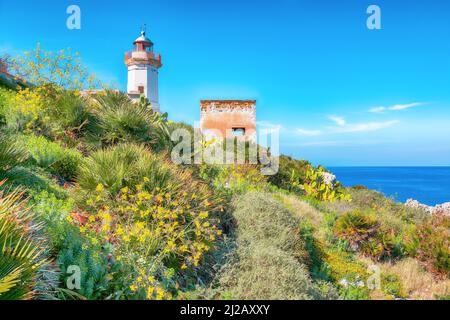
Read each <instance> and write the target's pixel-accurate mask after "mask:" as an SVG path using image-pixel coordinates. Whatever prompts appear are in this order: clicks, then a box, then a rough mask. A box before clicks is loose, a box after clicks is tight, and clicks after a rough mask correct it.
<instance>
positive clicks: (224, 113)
mask: <svg viewBox="0 0 450 320" xmlns="http://www.w3.org/2000/svg"><path fill="white" fill-rule="evenodd" d="M200 113H201V117H200V128H201V129H202V131H203V132H209V133H212V134H215V135H217V134H220V135H221V136H222V137H226V138H232V137H238V138H240V139H243V140H247V141H255V139H256V101H255V100H202V101H200Z"/></svg>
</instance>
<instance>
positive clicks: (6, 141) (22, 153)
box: [0, 133, 28, 174]
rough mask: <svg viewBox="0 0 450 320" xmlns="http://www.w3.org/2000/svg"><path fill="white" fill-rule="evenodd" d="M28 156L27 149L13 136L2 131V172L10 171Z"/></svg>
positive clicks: (0, 165) (0, 151)
mask: <svg viewBox="0 0 450 320" xmlns="http://www.w3.org/2000/svg"><path fill="white" fill-rule="evenodd" d="M27 157H28V154H27V151H26V150H25V149H24V148H22V147H21V146H19V145H18V144H17V143H16V142H15V141H14V140H13V138H12V137H11V136H9V135H6V134H3V133H0V174H2V173H5V172H7V171H9V170H10V169H12V168H14V167H15V166H17V165H19V164H20V163H22V162H24V161H25V160H26V159H27Z"/></svg>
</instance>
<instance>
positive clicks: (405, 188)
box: [328, 167, 450, 206]
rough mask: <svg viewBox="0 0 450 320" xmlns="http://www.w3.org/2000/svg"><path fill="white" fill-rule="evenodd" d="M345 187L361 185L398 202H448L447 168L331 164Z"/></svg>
mask: <svg viewBox="0 0 450 320" xmlns="http://www.w3.org/2000/svg"><path fill="white" fill-rule="evenodd" d="M328 169H329V170H330V171H331V172H333V173H334V174H335V175H336V176H337V179H338V180H339V181H341V182H342V184H344V185H345V186H354V185H364V186H366V187H368V188H369V189H374V190H377V191H380V192H382V193H384V194H385V195H386V196H392V197H394V198H395V199H396V200H398V201H400V202H405V201H406V200H407V199H409V198H413V199H416V200H418V201H419V202H422V203H424V204H427V205H432V206H434V205H436V204H441V203H444V202H450V167H330V168H328Z"/></svg>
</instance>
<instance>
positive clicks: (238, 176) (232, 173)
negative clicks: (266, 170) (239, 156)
mask: <svg viewBox="0 0 450 320" xmlns="http://www.w3.org/2000/svg"><path fill="white" fill-rule="evenodd" d="M266 182H267V178H266V177H265V176H264V175H262V174H261V172H260V168H259V167H258V166H256V165H250V164H245V165H224V166H222V167H221V168H220V169H219V172H218V174H217V176H216V178H215V179H214V186H215V187H216V188H218V189H219V190H225V191H228V193H230V194H234V193H245V192H247V191H257V190H262V189H264V188H265V187H266V186H267V183H266Z"/></svg>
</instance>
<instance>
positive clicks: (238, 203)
mask: <svg viewBox="0 0 450 320" xmlns="http://www.w3.org/2000/svg"><path fill="white" fill-rule="evenodd" d="M69 74H70V73H69ZM59 76H64V74H60V75H59ZM68 78H70V79H66V80H67V81H65V82H64V81H62V82H61V83H63V84H64V85H61V86H57V85H55V84H54V83H52V82H50V83H45V82H43V83H41V82H40V83H38V85H36V86H35V87H33V88H31V89H23V90H20V91H15V90H11V89H7V88H0V181H1V182H0V248H3V249H2V250H0V299H31V298H33V299H188V298H190V299H444V298H448V297H449V296H450V280H449V276H450V258H449V253H450V252H449V237H450V235H449V230H450V229H449V228H450V219H449V217H445V216H430V215H429V214H427V213H425V212H423V211H420V210H413V209H410V208H407V207H406V206H404V205H403V204H400V203H396V202H395V201H393V200H391V199H387V198H386V197H384V196H383V195H382V194H380V193H377V192H374V191H371V190H368V189H366V188H364V187H355V188H350V189H347V188H344V187H343V186H341V185H340V184H339V182H337V181H334V180H333V179H332V175H331V174H330V173H329V172H327V170H326V169H325V168H322V167H320V166H319V167H317V168H315V167H313V166H312V165H311V164H310V163H308V162H307V161H305V160H295V159H292V158H289V157H285V156H282V157H280V170H279V172H278V173H277V174H276V175H274V176H269V177H267V176H263V175H261V173H260V167H259V165H248V164H247V165H227V166H225V165H207V164H201V165H183V166H182V165H176V164H174V163H173V162H172V161H171V159H170V156H169V155H170V152H171V150H172V148H173V143H172V141H171V139H170V135H171V132H173V131H174V130H176V129H177V128H187V129H189V130H192V128H190V127H189V126H188V125H186V124H181V123H172V122H171V121H169V120H168V118H167V117H168V116H167V115H161V114H158V113H153V112H152V110H151V106H150V105H149V104H148V103H147V102H146V101H145V100H144V99H143V100H142V101H141V102H140V103H138V104H133V103H132V102H131V101H129V100H128V98H127V96H126V95H125V94H123V93H118V92H114V91H105V92H104V93H103V94H100V95H97V96H95V97H82V96H81V95H80V93H79V91H78V89H77V88H76V87H74V86H71V84H74V83H73V82H74V79H76V77H73V76H72V75H71V76H70V77H68ZM71 81H72V82H71ZM69 89H70V90H69ZM21 247H23V248H24V249H23V250H22V251H20V250H19V249H17V248H21ZM32 248H36V249H32ZM18 250H19V251H18ZM19 252H21V253H22V254H19Z"/></svg>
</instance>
